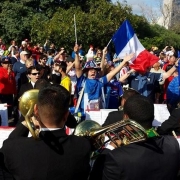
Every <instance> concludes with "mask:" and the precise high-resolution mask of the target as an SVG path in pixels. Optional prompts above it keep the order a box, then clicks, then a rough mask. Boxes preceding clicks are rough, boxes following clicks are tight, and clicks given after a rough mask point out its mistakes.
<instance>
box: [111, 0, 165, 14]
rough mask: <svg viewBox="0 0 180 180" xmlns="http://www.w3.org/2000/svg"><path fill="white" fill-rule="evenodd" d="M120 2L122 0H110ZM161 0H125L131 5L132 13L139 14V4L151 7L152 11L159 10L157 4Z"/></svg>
mask: <svg viewBox="0 0 180 180" xmlns="http://www.w3.org/2000/svg"><path fill="white" fill-rule="evenodd" d="M117 1H118V2H120V3H122V2H123V1H124V0H112V2H117ZM161 2H162V0H127V4H128V5H131V7H132V10H133V13H135V14H138V15H141V8H140V6H148V7H150V8H152V9H153V10H154V11H158V10H159V6H160V3H161Z"/></svg>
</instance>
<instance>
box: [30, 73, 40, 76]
mask: <svg viewBox="0 0 180 180" xmlns="http://www.w3.org/2000/svg"><path fill="white" fill-rule="evenodd" d="M31 74H32V75H33V76H36V75H40V73H39V72H38V73H31Z"/></svg>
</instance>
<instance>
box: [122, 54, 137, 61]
mask: <svg viewBox="0 0 180 180" xmlns="http://www.w3.org/2000/svg"><path fill="white" fill-rule="evenodd" d="M134 57H135V53H131V54H128V55H126V56H125V57H124V60H123V61H125V62H128V61H130V60H131V59H132V58H134Z"/></svg>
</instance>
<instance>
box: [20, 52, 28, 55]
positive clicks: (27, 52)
mask: <svg viewBox="0 0 180 180" xmlns="http://www.w3.org/2000/svg"><path fill="white" fill-rule="evenodd" d="M22 54H24V55H26V54H29V53H28V52H27V51H21V53H20V55H22Z"/></svg>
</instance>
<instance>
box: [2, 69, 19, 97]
mask: <svg viewBox="0 0 180 180" xmlns="http://www.w3.org/2000/svg"><path fill="white" fill-rule="evenodd" d="M0 94H16V81H15V74H14V72H13V71H11V73H10V74H9V75H8V71H7V69H4V68H3V67H0Z"/></svg>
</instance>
